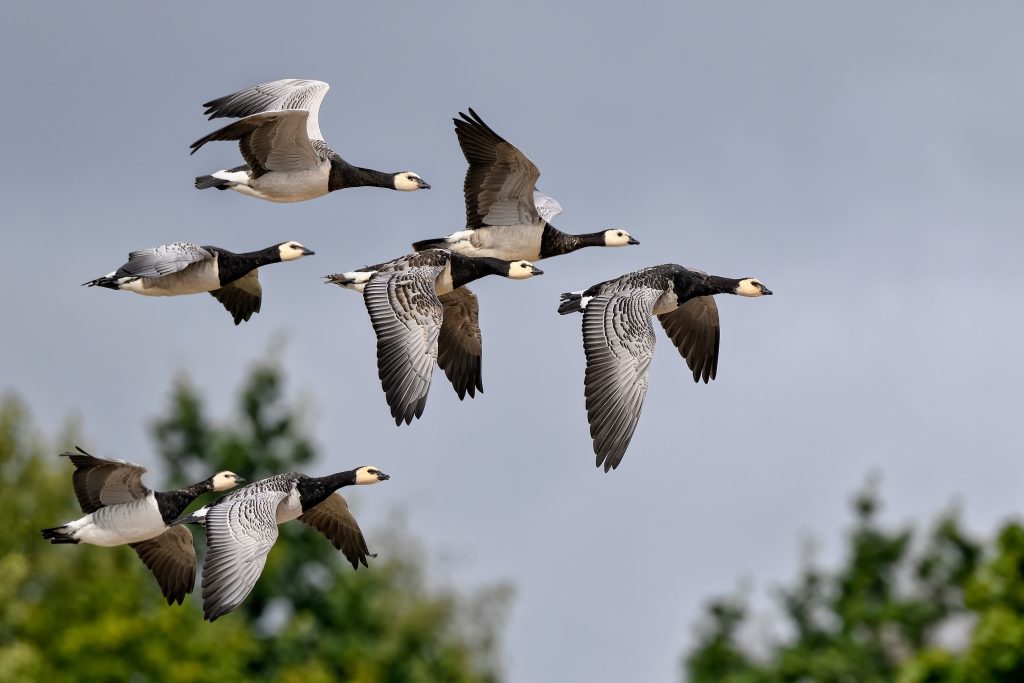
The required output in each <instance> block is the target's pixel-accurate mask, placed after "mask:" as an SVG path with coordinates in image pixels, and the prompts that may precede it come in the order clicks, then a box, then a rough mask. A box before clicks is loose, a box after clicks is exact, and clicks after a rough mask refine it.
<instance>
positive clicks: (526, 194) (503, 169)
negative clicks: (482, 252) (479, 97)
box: [453, 109, 540, 228]
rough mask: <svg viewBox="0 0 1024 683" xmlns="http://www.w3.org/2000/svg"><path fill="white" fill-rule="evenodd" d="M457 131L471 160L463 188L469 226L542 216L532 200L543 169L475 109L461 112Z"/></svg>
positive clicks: (513, 222)
mask: <svg viewBox="0 0 1024 683" xmlns="http://www.w3.org/2000/svg"><path fill="white" fill-rule="evenodd" d="M459 116H461V117H462V119H461V120H460V119H453V121H455V134H456V135H457V136H458V138H459V146H460V147H461V148H462V153H463V154H464V155H465V157H466V161H467V162H469V170H467V171H466V180H465V182H464V183H463V192H464V194H465V195H466V227H467V228H482V227H485V226H488V225H533V224H535V223H537V222H538V221H539V220H540V216H539V215H538V213H537V207H536V206H534V203H533V193H534V188H535V186H536V185H537V178H539V177H540V171H539V170H538V169H537V167H536V166H535V165H534V164H533V162H532V161H530V160H529V159H528V158H527V157H526V155H525V154H523V153H522V152H520V151H519V150H518V149H516V147H515V146H514V145H512V144H511V143H509V142H508V141H506V140H505V139H504V138H502V137H501V136H500V135H498V134H497V133H495V132H494V131H493V130H491V128H490V127H489V126H488V125H487V124H486V123H484V122H483V120H482V119H481V118H480V117H479V116H478V115H477V113H476V112H475V111H473V110H472V109H470V110H469V114H468V115H467V114H463V113H461V112H460V113H459Z"/></svg>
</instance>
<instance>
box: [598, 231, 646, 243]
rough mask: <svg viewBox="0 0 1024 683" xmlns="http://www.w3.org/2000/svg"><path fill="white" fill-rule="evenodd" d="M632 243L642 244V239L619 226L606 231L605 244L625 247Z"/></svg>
mask: <svg viewBox="0 0 1024 683" xmlns="http://www.w3.org/2000/svg"><path fill="white" fill-rule="evenodd" d="M630 244H640V241H639V240H637V239H635V238H634V237H633V236H632V235H630V234H629V233H628V232H626V231H625V230H621V229H619V228H609V229H608V230H605V231H604V246H606V247H625V246H628V245H630Z"/></svg>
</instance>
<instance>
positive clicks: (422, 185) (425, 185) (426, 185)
mask: <svg viewBox="0 0 1024 683" xmlns="http://www.w3.org/2000/svg"><path fill="white" fill-rule="evenodd" d="M416 185H417V186H418V187H419V189H421V190H429V189H430V183H428V182H427V181H426V180H424V179H423V178H417V179H416Z"/></svg>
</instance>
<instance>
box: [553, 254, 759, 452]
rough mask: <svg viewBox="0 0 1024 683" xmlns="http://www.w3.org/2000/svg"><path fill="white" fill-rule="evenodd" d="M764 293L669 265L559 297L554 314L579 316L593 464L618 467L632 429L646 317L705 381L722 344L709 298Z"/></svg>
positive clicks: (645, 349)
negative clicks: (654, 320) (655, 321)
mask: <svg viewBox="0 0 1024 683" xmlns="http://www.w3.org/2000/svg"><path fill="white" fill-rule="evenodd" d="M771 293H772V292H771V290H769V289H768V288H767V287H765V286H764V285H763V284H761V282H760V281H759V280H757V279H756V278H751V277H747V278H740V279H733V278H727V277H719V276H717V275H708V274H707V273H704V272H702V271H699V270H691V269H689V268H684V267H682V266H678V265H676V264H673V263H669V264H665V265H660V266H652V267H650V268H644V269H642V270H638V271H636V272H633V273H628V274H626V275H623V276H621V277H618V278H615V279H613V280H607V281H605V282H601V283H598V284H596V285H594V286H593V287H590V288H589V289H586V290H583V291H579V292H566V293H565V294H562V297H561V305H559V307H558V312H559V313H561V314H562V315H566V314H569V313H576V312H582V313H583V350H584V352H585V354H586V358H587V370H586V374H585V379H584V387H585V388H584V394H585V396H586V402H587V419H588V420H589V422H590V436H591V437H592V438H593V440H594V453H595V454H596V455H597V466H598V467H600V466H602V465H604V470H605V472H607V471H608V470H609V469H614V468H616V467H618V466H619V462H620V461H621V460H622V456H623V454H624V453H625V452H626V447H627V446H629V441H630V439H632V438H633V432H634V431H635V430H636V423H637V420H639V419H640V409H641V407H642V406H643V403H644V397H645V396H646V395H647V369H648V367H649V366H650V364H651V359H652V358H653V357H654V340H655V335H654V327H653V325H651V316H652V315H656V316H658V320H659V321H660V322H661V325H662V327H663V328H665V332H666V334H668V336H669V338H670V339H671V340H672V343H673V344H675V346H676V348H677V349H678V350H679V353H680V354H681V355H682V357H683V358H684V359H685V360H686V364H687V365H688V366H689V368H690V370H691V371H692V373H693V380H694V381H695V382H697V381H699V380H701V379H703V380H704V382H705V383H707V382H708V381H709V380H712V379H714V378H715V376H716V375H717V373H718V348H719V341H720V339H721V331H720V329H719V322H718V306H717V304H715V299H714V295H715V294H738V295H740V296H749V297H755V296H764V295H768V294H771Z"/></svg>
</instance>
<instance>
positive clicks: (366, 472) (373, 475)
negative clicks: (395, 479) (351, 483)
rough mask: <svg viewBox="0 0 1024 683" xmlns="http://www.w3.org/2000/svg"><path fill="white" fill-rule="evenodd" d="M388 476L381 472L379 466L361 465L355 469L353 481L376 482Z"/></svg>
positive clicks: (360, 483)
mask: <svg viewBox="0 0 1024 683" xmlns="http://www.w3.org/2000/svg"><path fill="white" fill-rule="evenodd" d="M390 478H391V477H389V476H388V475H386V474H384V473H383V472H381V471H380V468H379V467H376V466H374V465H363V466H362V467H359V468H357V469H356V477H355V483H356V484H357V485H362V484H376V483H378V482H382V481H387V480H388V479H390Z"/></svg>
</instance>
